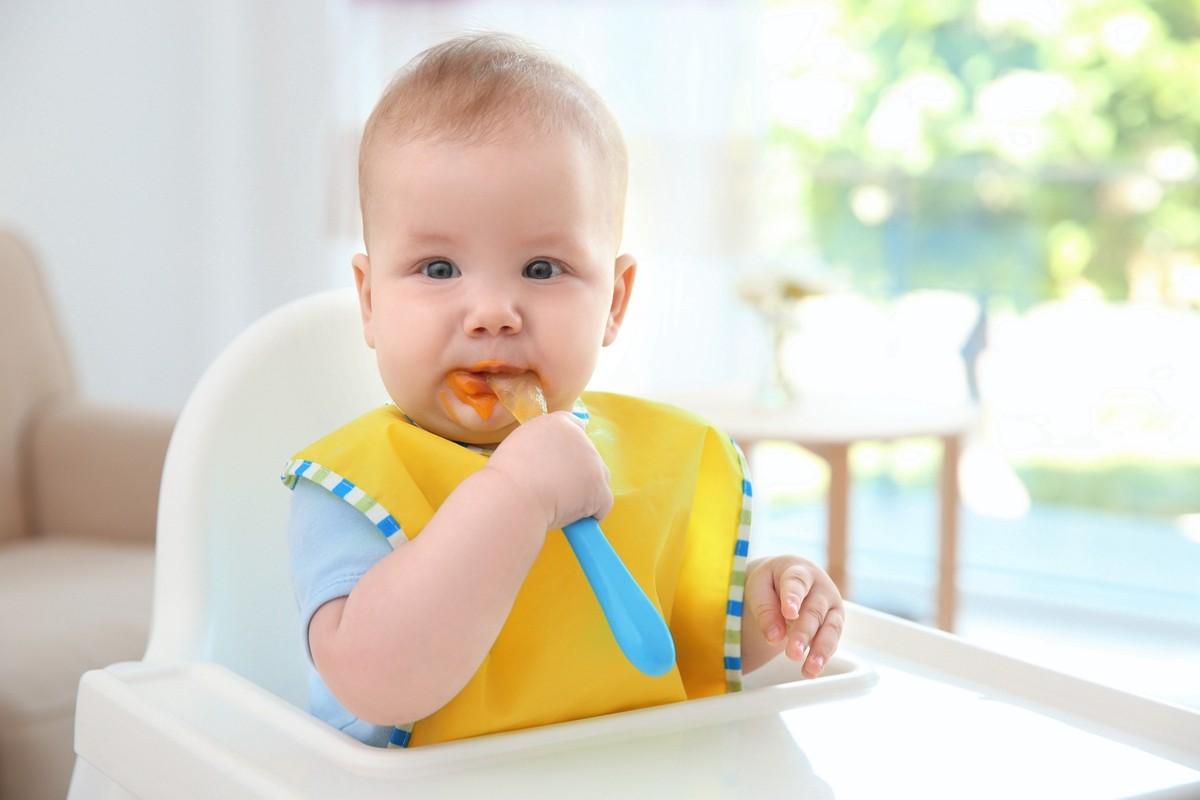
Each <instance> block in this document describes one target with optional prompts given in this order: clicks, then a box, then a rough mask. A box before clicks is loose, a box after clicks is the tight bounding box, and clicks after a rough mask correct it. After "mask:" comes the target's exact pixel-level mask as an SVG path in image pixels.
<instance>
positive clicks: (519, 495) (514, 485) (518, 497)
mask: <svg viewBox="0 0 1200 800" xmlns="http://www.w3.org/2000/svg"><path fill="white" fill-rule="evenodd" d="M477 475H479V476H480V477H481V478H482V479H483V480H484V481H486V486H487V491H489V492H492V493H494V494H495V496H496V498H497V499H498V500H501V504H502V505H505V506H509V507H515V508H516V509H517V510H518V513H521V512H524V514H527V515H528V517H529V521H530V524H531V525H532V526H533V527H535V528H536V529H537V530H538V533H539V534H540V535H542V536H543V537H544V536H545V534H546V532H547V531H549V530H550V525H551V523H552V522H553V519H552V517H553V514H552V513H551V512H550V511H547V509H546V508H545V504H544V503H543V501H542V498H541V497H539V496H538V494H537V492H536V491H535V490H534V488H533V487H532V486H530V485H529V483H528V482H527V481H524V480H521V479H520V478H518V477H516V476H514V475H513V474H511V473H510V472H509V471H508V470H506V469H504V468H502V467H500V466H497V465H493V464H490V463H489V464H488V465H487V466H485V467H484V468H483V469H482V470H480V471H479V472H478V473H477Z"/></svg>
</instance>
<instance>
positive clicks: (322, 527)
mask: <svg viewBox="0 0 1200 800" xmlns="http://www.w3.org/2000/svg"><path fill="white" fill-rule="evenodd" d="M287 536H288V548H289V550H290V551H291V560H292V583H293V589H294V591H295V594H296V603H297V604H298V605H299V607H300V636H301V637H302V638H303V641H304V651H305V653H306V654H307V657H308V710H309V712H310V713H312V714H313V715H314V716H316V717H317V718H319V719H321V720H324V721H325V722H327V723H329V724H330V725H332V726H333V727H335V728H337V729H338V730H340V731H342V732H344V733H347V734H349V735H350V736H353V737H354V738H355V739H358V740H359V741H360V742H365V743H367V744H369V745H373V746H375V747H386V746H387V743H388V737H389V736H390V735H391V733H392V726H391V725H374V724H372V723H370V722H367V721H366V720H361V719H359V718H358V717H356V716H354V715H353V714H351V713H350V712H349V711H347V710H346V708H345V707H344V706H342V704H341V703H339V702H338V700H337V698H336V697H334V696H333V693H332V692H330V691H329V687H327V686H326V685H325V682H324V681H323V680H322V679H321V676H320V675H319V674H318V673H317V669H316V667H315V666H314V665H313V662H312V653H311V652H309V650H308V624H309V622H310V621H311V620H312V617H313V614H315V613H317V609H318V608H320V607H321V606H322V605H324V604H325V603H328V602H329V601H330V600H334V599H336V598H338V597H346V596H347V595H349V594H350V590H351V589H353V588H354V585H355V584H356V583H358V580H359V578H361V577H362V576H363V575H364V574H366V572H367V570H369V569H370V568H371V567H373V566H375V564H376V563H378V562H379V560H380V559H382V558H383V557H384V556H386V555H387V554H388V553H390V552H392V546H391V545H390V544H389V543H388V540H387V537H385V536H384V535H383V534H382V533H381V532H380V530H379V529H378V528H376V527H375V525H373V524H372V523H371V521H370V520H369V519H367V517H366V516H364V515H363V514H362V512H360V511H359V510H358V509H356V508H354V507H353V506H351V505H350V504H349V503H347V502H346V501H344V500H343V499H342V498H340V497H338V496H337V495H335V494H333V493H331V492H329V491H327V490H326V489H324V488H323V487H321V486H318V485H316V484H315V483H313V482H311V481H308V480H304V479H301V480H299V481H297V482H296V488H295V489H294V490H293V491H292V506H291V512H290V514H289V515H288V529H287Z"/></svg>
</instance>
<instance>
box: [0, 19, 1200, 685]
mask: <svg viewBox="0 0 1200 800" xmlns="http://www.w3.org/2000/svg"><path fill="white" fill-rule="evenodd" d="M467 30H501V31H506V32H511V33H515V34H518V35H521V36H524V37H526V38H528V39H530V40H532V41H533V42H535V43H537V44H540V45H541V46H543V47H544V48H546V49H548V50H549V51H551V52H552V53H554V54H555V55H557V56H558V57H559V58H561V59H562V60H563V61H565V62H566V63H568V64H569V65H571V66H572V67H574V68H575V69H576V70H577V71H578V72H579V73H580V74H581V75H582V76H583V77H584V78H585V79H586V80H587V81H589V82H590V83H591V84H592V85H593V86H595V87H596V88H597V89H598V91H599V92H600V94H601V95H602V96H603V97H604V98H605V99H606V100H607V101H608V103H609V104H610V106H611V107H612V109H613V110H614V112H615V113H616V115H617V117H618V119H619V120H620V122H621V123H622V126H623V128H624V131H625V135H626V138H627V140H628V144H629V148H630V153H631V181H630V198H629V203H628V217H627V222H626V249H627V250H629V251H630V252H633V253H635V254H636V255H637V256H638V257H639V261H640V264H641V271H640V273H639V279H638V287H637V294H636V296H635V298H634V302H633V305H632V307H631V310H630V312H629V318H628V322H627V326H626V329H625V331H624V332H623V334H622V336H621V338H620V340H619V341H618V342H617V344H616V345H615V346H614V347H613V348H611V349H610V350H609V351H607V352H606V353H605V356H604V360H603V362H602V364H601V368H600V370H599V372H598V374H597V376H596V379H595V382H594V386H595V387H596V388H607V389H614V390H620V391H628V392H634V393H644V394H650V395H656V396H664V397H674V396H688V397H698V398H705V397H714V398H715V397H718V396H720V397H724V398H729V397H735V398H741V400H740V401H739V402H743V403H744V406H743V407H744V409H746V410H750V409H753V408H755V407H756V406H757V404H770V405H771V406H772V407H773V408H776V409H784V410H785V411H786V410H787V409H796V410H797V411H796V413H798V414H799V413H808V414H814V413H816V412H814V411H813V409H819V408H825V407H830V406H837V405H839V404H841V405H842V406H843V408H844V407H845V405H844V403H842V401H843V400H844V401H845V402H846V403H851V404H852V406H853V408H855V409H857V411H856V414H857V415H858V416H857V417H856V419H855V420H852V422H854V423H855V424H858V423H861V424H862V430H864V431H866V432H867V433H869V431H870V430H871V429H872V428H871V422H872V419H873V418H878V419H887V420H892V421H895V420H896V419H901V420H903V419H905V418H906V417H905V413H907V412H905V409H909V410H913V409H915V411H913V413H914V414H915V415H916V416H918V417H919V416H920V415H921V414H920V412H921V411H922V410H925V411H926V412H928V411H929V410H930V409H934V410H936V409H955V410H957V411H955V412H954V414H958V411H961V410H963V409H965V410H967V411H968V412H969V413H967V414H966V415H965V416H963V415H959V416H954V415H951V416H953V418H954V419H960V418H961V419H969V420H970V421H969V422H965V423H962V424H958V423H956V427H954V434H955V436H957V437H960V441H961V443H962V453H961V460H960V462H959V464H958V470H957V473H958V479H959V480H958V486H959V489H960V497H961V500H962V507H961V514H960V517H959V520H960V522H959V525H958V542H959V550H958V571H957V580H958V586H959V596H960V606H959V612H958V617H957V630H958V632H960V633H962V634H963V635H964V636H967V637H968V638H970V639H972V640H975V641H978V642H980V643H981V644H984V645H986V646H989V647H995V648H998V649H1001V650H1003V651H1005V652H1008V653H1011V654H1013V655H1016V656H1019V657H1021V658H1026V659H1029V660H1033V661H1038V662H1040V663H1045V664H1048V665H1050V666H1053V667H1056V668H1060V669H1064V670H1066V671H1070V672H1074V673H1076V674H1081V675H1084V676H1087V677H1090V678H1093V679H1096V680H1100V681H1104V682H1108V683H1112V684H1114V685H1118V686H1121V687H1123V688H1127V689H1131V690H1133V691H1138V692H1142V693H1147V694H1151V695H1154V696H1156V697H1160V698H1163V699H1167V700H1170V701H1172V702H1177V703H1182V704H1187V705H1192V706H1200V684H1198V683H1197V682H1196V680H1195V676H1196V674H1197V668H1198V667H1200V580H1197V578H1198V577H1200V419H1198V418H1197V409H1200V370H1198V369H1197V366H1198V364H1200V355H1197V354H1200V155H1198V153H1200V102H1197V98H1198V97H1200V6H1197V4H1196V3H1195V2H1194V0H1157V1H1156V2H1135V1H1134V0H1037V2H1033V0H909V1H907V2H901V1H900V0H789V1H787V2H782V1H781V2H732V1H728V2H719V1H718V0H704V1H703V2H701V1H700V0H692V1H690V2H684V1H683V0H674V1H672V2H659V3H653V4H650V3H639V2H612V0H607V1H606V2H599V1H595V2H593V1H592V0H586V1H584V2H576V3H571V4H559V3H550V2H482V1H480V2H407V1H402V0H393V1H392V2H387V1H385V0H296V1H295V2H289V3H282V2H257V3H251V2H238V1H237V0H214V2H210V3H204V4H190V3H158V2H149V0H142V1H141V2H139V1H138V0H131V1H130V2H124V3H120V4H90V3H82V2H69V1H68V0H48V1H47V2H38V3H33V2H6V3H3V4H0V74H2V75H4V76H5V79H4V80H3V81H0V224H2V225H4V226H7V227H9V228H11V229H14V230H16V231H19V232H20V233H21V234H22V235H23V236H24V237H25V238H26V240H27V241H28V242H29V243H30V244H31V245H32V246H33V248H34V249H35V250H36V252H37V253H38V254H39V256H40V257H41V259H42V261H43V264H44V271H45V275H44V278H45V281H46V283H47V288H48V292H49V294H50V296H51V298H52V300H53V304H54V306H55V308H56V309H57V312H58V316H59V318H60V320H61V323H62V325H63V326H64V328H65V334H66V340H67V344H68V348H69V350H70V352H71V355H72V360H73V362H74V364H75V368H76V370H77V372H78V374H79V381H80V384H81V386H82V391H83V393H84V394H85V395H87V396H88V397H90V398H94V399H95V400H97V401H99V402H103V403H109V404H113V405H117V406H121V407H125V408H129V409H135V410H139V411H145V412H147V413H157V414H166V415H174V414H177V413H178V411H179V410H180V408H181V407H182V405H183V403H184V402H185V400H186V398H187V397H188V394H189V392H190V391H191V389H192V387H193V386H194V384H195V382H196V381H197V380H198V378H199V377H200V375H201V374H202V372H203V370H204V369H205V367H206V365H207V364H208V363H209V362H210V361H211V360H212V359H213V358H214V357H215V356H216V355H217V354H218V353H219V352H220V351H221V349H222V348H223V347H224V346H225V345H226V344H227V343H228V342H229V341H230V340H231V339H232V338H233V337H234V336H235V335H236V334H237V333H238V332H239V331H241V330H242V329H243V328H245V327H246V326H247V325H248V324H250V323H251V322H252V321H253V320H255V319H256V318H258V317H259V316H261V315H262V314H264V313H266V312H267V311H269V310H271V309H272V308H275V307H276V306H278V305H280V304H282V303H285V302H287V301H289V300H292V299H294V298H297V297H300V296H303V295H306V294H309V293H312V292H316V291H321V290H324V289H328V288H333V287H345V286H349V285H351V283H352V281H351V271H350V258H351V256H352V255H353V254H354V253H355V252H357V251H358V250H360V249H361V247H362V245H361V239H360V229H359V219H358V210H357V197H356V187H355V159H356V149H357V144H358V137H359V134H360V131H361V125H362V123H363V121H364V120H365V118H366V116H367V115H368V113H369V112H370V110H371V108H372V106H373V104H374V102H375V100H376V99H377V98H378V96H379V94H380V92H381V91H382V89H383V87H384V86H385V84H386V83H387V81H388V79H389V78H390V76H391V74H392V73H393V72H394V71H395V70H396V69H397V68H398V67H400V66H401V65H402V64H403V63H405V62H406V61H407V60H408V59H410V58H411V57H412V56H414V55H416V54H417V53H418V52H419V51H421V50H422V49H424V48H425V47H428V46H430V45H432V44H434V43H436V42H438V41H441V40H443V39H445V38H447V37H449V36H452V35H456V34H458V33H461V32H463V31H467ZM9 346H10V347H12V346H14V343H12V342H10V343H9ZM805 409H807V410H805ZM747 413H749V412H747ZM947 413H948V414H949V413H950V412H947ZM910 416H911V415H910ZM947 418H948V419H949V418H950V417H949V416H948V417H947ZM818 422H819V420H818ZM927 428H928V426H923V425H916V424H914V425H913V426H912V428H911V431H905V430H904V429H903V426H902V425H901V430H900V434H902V435H897V436H895V437H891V438H890V440H889V441H874V440H872V439H871V438H870V437H869V436H867V435H865V434H864V436H863V437H861V439H859V438H855V439H854V442H853V446H852V447H851V448H850V468H851V473H852V475H853V480H852V491H851V494H850V505H849V509H848V518H849V526H850V554H849V562H848V570H849V573H848V574H849V585H850V586H851V590H852V598H853V599H855V600H858V601H860V602H864V603H867V604H870V605H874V606H877V607H880V608H884V609H886V610H889V611H892V612H895V613H899V614H902V615H904V616H908V617H910V618H913V619H916V620H919V621H922V622H929V621H931V620H932V619H933V615H934V591H933V587H934V584H935V579H936V575H937V528H938V499H937V494H938V470H939V464H940V458H941V447H940V443H939V440H938V439H936V438H930V437H928V436H926V435H923V434H925V433H927V432H928V430H927ZM909 432H911V434H912V435H907V434H908V433H909ZM752 459H753V463H754V469H755V478H756V487H757V489H758V491H757V495H756V520H755V524H756V531H755V542H754V548H755V550H756V552H758V553H760V554H761V553H770V552H799V553H801V554H803V555H807V556H809V557H811V558H813V559H814V560H816V561H818V563H823V560H824V558H825V535H826V534H825V516H826V514H827V507H826V501H825V496H826V491H827V489H828V486H829V470H828V468H827V466H826V462H825V461H824V460H822V459H819V458H817V457H816V456H814V455H812V454H811V453H810V452H809V451H808V450H805V449H804V448H801V447H798V446H796V445H795V444H792V443H788V442H785V441H778V442H766V443H763V444H760V445H759V446H758V447H756V448H755V449H754V451H753V453H752Z"/></svg>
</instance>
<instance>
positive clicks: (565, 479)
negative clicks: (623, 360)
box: [487, 411, 613, 530]
mask: <svg viewBox="0 0 1200 800" xmlns="http://www.w3.org/2000/svg"><path fill="white" fill-rule="evenodd" d="M583 426H584V423H583V420H581V419H579V418H578V417H576V416H575V415H574V414H571V413H568V412H566V411H555V412H554V413H552V414H547V415H545V416H542V417H537V418H535V419H531V420H529V421H528V422H526V423H524V424H523V425H521V426H520V427H518V428H517V429H516V430H515V431H513V432H512V433H510V434H509V435H508V437H507V438H505V440H504V441H503V442H501V443H500V446H499V447H497V448H496V452H495V453H493V454H492V457H491V458H490V459H489V460H488V466H487V468H488V469H493V470H497V471H499V472H501V473H503V474H504V476H505V477H506V478H507V479H508V481H509V482H510V483H511V484H512V485H513V486H514V487H515V488H516V489H517V490H518V491H520V492H522V493H523V494H525V495H526V496H527V497H529V498H530V500H531V502H533V503H535V504H536V506H537V507H538V508H539V509H540V510H541V511H542V513H543V514H544V515H545V518H546V530H553V529H555V528H561V527H562V526H564V525H568V524H570V523H572V522H575V521H576V520H580V519H583V518H584V517H595V518H596V519H602V518H603V517H604V516H605V515H606V514H607V513H608V512H609V510H610V509H611V508H612V504H613V496H612V490H611V489H609V486H608V476H609V473H608V467H607V466H606V465H605V463H604V460H603V459H601V458H600V454H599V453H598V452H596V447H595V445H593V444H592V442H591V440H590V439H588V438H587V434H585V433H584V432H583Z"/></svg>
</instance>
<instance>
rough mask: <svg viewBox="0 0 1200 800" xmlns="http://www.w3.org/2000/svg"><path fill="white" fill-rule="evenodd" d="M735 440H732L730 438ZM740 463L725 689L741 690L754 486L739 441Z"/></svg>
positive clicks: (726, 629)
mask: <svg viewBox="0 0 1200 800" xmlns="http://www.w3.org/2000/svg"><path fill="white" fill-rule="evenodd" d="M730 441H731V442H733V439H732V438H731V439H730ZM733 449H734V450H736V451H737V455H738V464H739V465H740V466H741V468H742V513H741V516H740V518H739V519H738V533H737V542H736V544H734V546H733V572H732V574H730V576H729V603H728V604H727V605H726V613H725V690H726V691H728V692H740V691H741V690H742V617H743V613H742V612H743V608H742V602H743V600H744V598H745V594H746V557H747V555H748V554H749V552H750V518H751V505H752V504H753V500H754V487H753V486H752V485H751V483H750V467H749V465H748V464H747V463H746V456H745V455H744V454H743V453H742V449H741V448H740V447H738V445H737V442H733Z"/></svg>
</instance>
